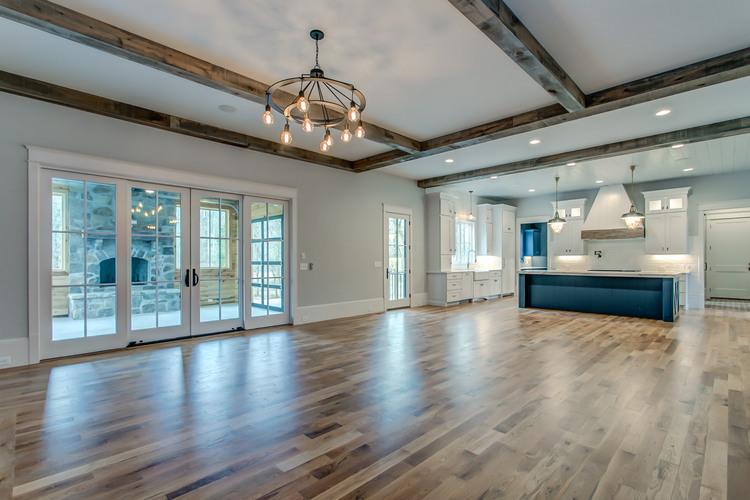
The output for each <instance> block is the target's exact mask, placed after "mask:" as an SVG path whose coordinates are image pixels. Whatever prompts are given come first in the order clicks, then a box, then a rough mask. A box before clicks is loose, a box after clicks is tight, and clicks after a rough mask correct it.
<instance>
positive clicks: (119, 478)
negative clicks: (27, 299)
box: [0, 299, 750, 500]
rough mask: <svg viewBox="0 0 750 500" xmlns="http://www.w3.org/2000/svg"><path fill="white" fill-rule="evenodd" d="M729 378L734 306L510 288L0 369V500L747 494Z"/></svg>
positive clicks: (745, 409)
mask: <svg viewBox="0 0 750 500" xmlns="http://www.w3.org/2000/svg"><path fill="white" fill-rule="evenodd" d="M746 393H747V394H748V395H750V313H747V312H743V311H712V310H710V309H707V310H705V311H687V312H683V313H682V315H681V317H680V319H679V321H677V322H676V323H663V322H660V321H652V320H642V319H635V318H622V317H613V316H598V315H585V314H576V313H565V312H555V311H542V310H518V309H516V308H515V303H514V301H513V299H510V300H507V299H506V300H502V301H499V300H494V301H488V302H482V303H476V304H467V305H464V306H458V307H452V308H432V307H425V308H415V309H410V310H398V311H392V312H389V313H386V314H376V315H370V316H364V317H357V318H351V319H345V320H336V321H329V322H324V323H317V324H311V325H300V326H297V327H286V328H277V329H267V330H262V331H253V332H246V333H244V334H233V335H223V336H219V337H211V338H202V339H194V340H188V341H179V342H173V343H167V344H160V345H154V346H147V347H141V348H136V349H129V350H126V351H119V352H113V353H106V354H99V355H93V356H86V357H79V358H73V359H66V360H58V361H53V362H48V363H43V364H41V365H36V366H30V367H23V368H17V369H10V370H4V371H0V415H4V416H6V418H5V420H8V418H7V415H15V422H11V424H8V425H10V427H9V428H11V429H12V428H13V425H14V427H15V431H14V432H12V434H13V436H12V439H10V438H8V439H6V441H9V442H14V453H15V457H14V462H13V463H14V468H13V471H12V472H13V474H12V476H11V478H12V481H13V483H12V497H13V498H14V499H16V498H17V499H32V498H33V499H47V498H50V499H52V498H54V499H60V498H65V499H72V498H108V499H115V498H117V499H119V498H142V499H155V498H169V499H172V498H179V499H188V498H190V499H193V498H200V499H205V498H221V499H226V498H242V499H247V498H274V499H288V498H304V499H311V498H331V499H333V498H435V499H441V500H442V499H451V498H457V499H458V498H460V499H479V498H483V499H491V498H523V497H545V498H590V497H593V498H610V497H634V498H635V497H649V498H651V497H661V498H709V497H711V498H747V496H746V495H747V494H748V491H750V444H749V443H748V415H749V413H750V399H749V398H746V397H745V395H746ZM7 434H8V433H7V432H6V435H7ZM0 435H2V429H0ZM0 461H1V460H0ZM6 476H7V474H6ZM4 478H5V479H7V478H6V477H5V476H4V475H3V474H2V467H1V466H0V486H2V480H3V479H4ZM6 485H7V480H6ZM5 490H6V491H11V490H10V488H9V487H6V488H5ZM0 491H3V488H2V487H0Z"/></svg>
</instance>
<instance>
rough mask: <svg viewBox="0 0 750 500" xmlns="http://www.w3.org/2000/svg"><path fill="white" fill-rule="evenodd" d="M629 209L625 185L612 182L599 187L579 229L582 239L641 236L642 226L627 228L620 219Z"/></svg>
mask: <svg viewBox="0 0 750 500" xmlns="http://www.w3.org/2000/svg"><path fill="white" fill-rule="evenodd" d="M628 210H630V197H629V196H628V193H627V191H626V190H625V186H623V185H622V184H613V185H611V186H604V187H602V188H599V192H598V193H597V194H596V198H595V199H594V204H593V205H592V206H591V210H589V215H588V217H586V221H585V222H584V223H583V228H582V229H581V239H584V240H623V239H632V238H643V237H644V236H645V234H646V233H645V231H644V229H643V226H641V227H639V228H638V229H635V230H633V229H628V228H627V227H626V226H625V223H624V222H623V221H622V218H621V217H622V214H624V213H626V212H627V211H628Z"/></svg>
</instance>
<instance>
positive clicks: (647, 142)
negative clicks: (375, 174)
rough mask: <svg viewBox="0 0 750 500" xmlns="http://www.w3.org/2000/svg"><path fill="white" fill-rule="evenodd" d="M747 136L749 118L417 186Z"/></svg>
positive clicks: (426, 181)
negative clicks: (680, 144)
mask: <svg viewBox="0 0 750 500" xmlns="http://www.w3.org/2000/svg"><path fill="white" fill-rule="evenodd" d="M747 133H750V116H746V117H744V118H737V119H734V120H727V121H723V122H718V123H712V124H710V125H701V126H699V127H692V128H688V129H683V130H677V131H674V132H667V133H663V134H656V135H651V136H648V137H640V138H638V139H630V140H627V141H621V142H614V143H611V144H604V145H601V146H594V147H590V148H584V149H578V150H575V151H566V152H564V153H557V154H554V155H548V156H542V157H539V158H531V159H528V160H522V161H516V162H512V163H505V164H503V165H495V166H492V167H486V168H480V169H476V170H469V171H466V172H458V173H455V174H448V175H442V176H440V177H432V178H429V179H422V180H420V181H418V183H417V184H418V185H419V187H421V188H432V187H440V186H447V185H450V184H457V183H460V182H467V181H473V180H478V179H488V178H490V177H491V176H501V175H509V174H517V173H520V172H531V171H534V170H542V169H545V168H549V167H555V166H560V165H565V164H566V163H568V162H571V161H575V162H583V161H591V160H600V159H603V158H611V157H613V156H620V155H623V154H626V153H627V154H632V153H638V152H641V151H649V150H652V149H657V148H663V147H668V146H671V145H673V144H679V143H682V144H689V143H693V142H702V141H708V140H711V139H721V138H722V137H730V136H734V135H741V134H747Z"/></svg>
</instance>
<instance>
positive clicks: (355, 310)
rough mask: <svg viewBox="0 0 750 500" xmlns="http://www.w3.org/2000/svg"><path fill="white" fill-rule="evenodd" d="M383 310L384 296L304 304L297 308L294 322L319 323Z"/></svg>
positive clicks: (297, 323) (296, 323)
mask: <svg viewBox="0 0 750 500" xmlns="http://www.w3.org/2000/svg"><path fill="white" fill-rule="evenodd" d="M383 311H385V305H384V303H383V299H382V298H377V299H366V300H353V301H351V302H338V303H334V304H321V305H318V306H304V307H298V308H297V315H296V316H295V317H294V324H295V325H299V324H303V323H317V322H318V321H328V320H329V319H339V318H349V317H352V316H362V315H365V314H373V313H381V312H383Z"/></svg>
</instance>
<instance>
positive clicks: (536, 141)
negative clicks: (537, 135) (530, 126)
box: [529, 139, 542, 144]
mask: <svg viewBox="0 0 750 500" xmlns="http://www.w3.org/2000/svg"><path fill="white" fill-rule="evenodd" d="M540 142H542V140H541V139H531V140H530V141H529V144H539V143H540Z"/></svg>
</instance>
